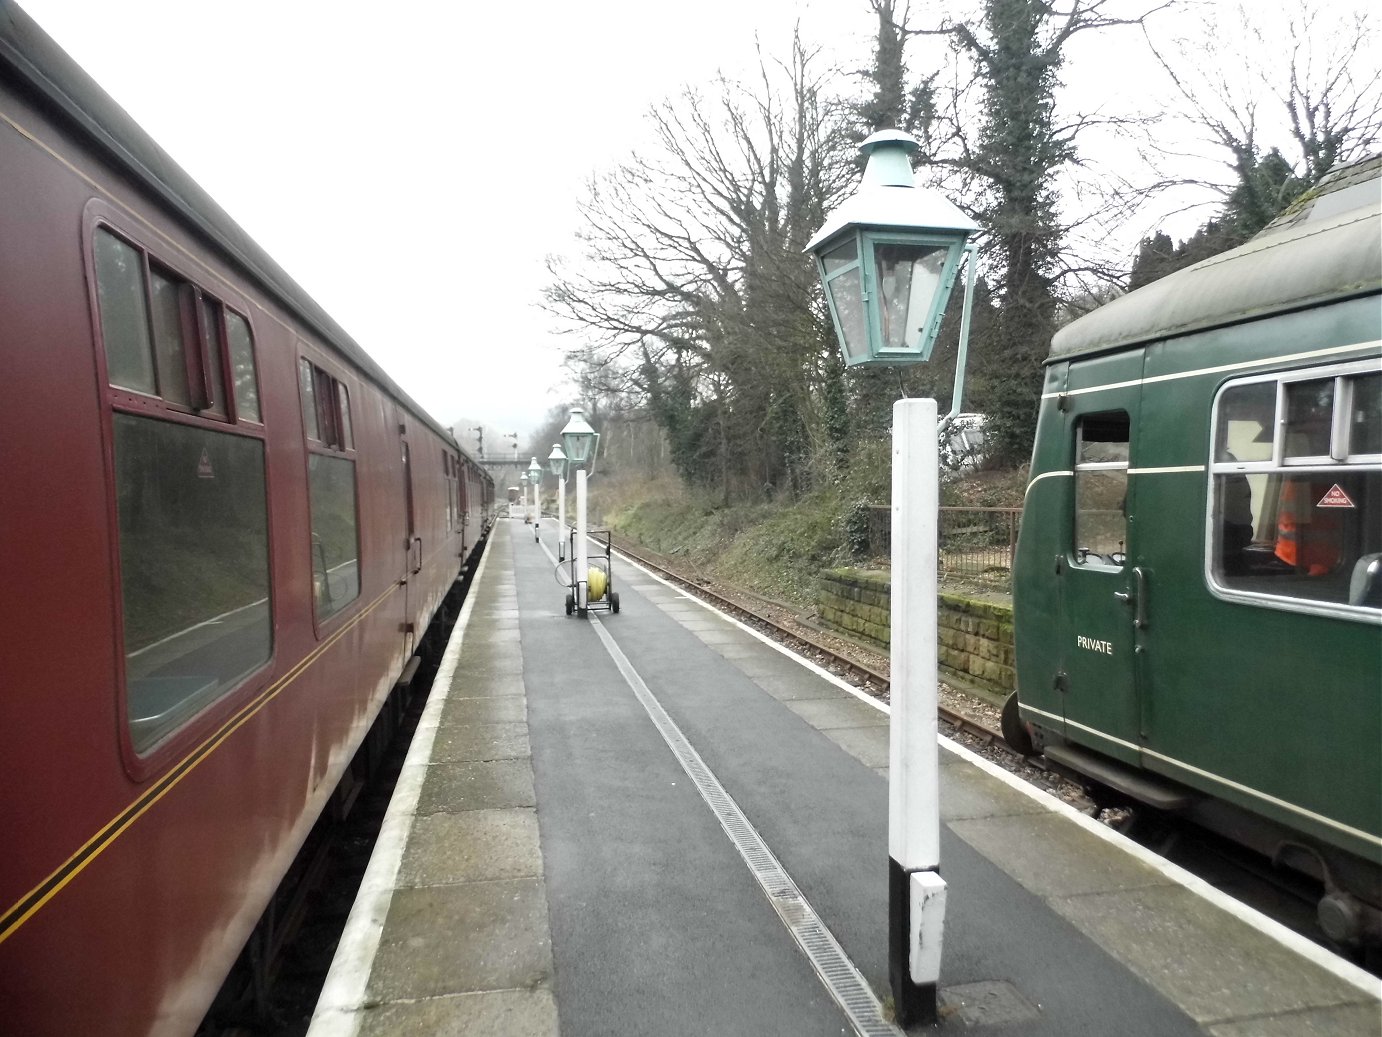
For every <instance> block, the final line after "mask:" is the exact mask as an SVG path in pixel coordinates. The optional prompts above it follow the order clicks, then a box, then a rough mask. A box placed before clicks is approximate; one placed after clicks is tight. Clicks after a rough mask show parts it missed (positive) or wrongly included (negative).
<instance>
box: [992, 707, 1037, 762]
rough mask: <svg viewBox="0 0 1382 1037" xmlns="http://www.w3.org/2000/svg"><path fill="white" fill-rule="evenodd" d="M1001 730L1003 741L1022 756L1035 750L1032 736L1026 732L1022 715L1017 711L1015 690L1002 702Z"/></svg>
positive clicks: (1028, 754) (1029, 754)
mask: <svg viewBox="0 0 1382 1037" xmlns="http://www.w3.org/2000/svg"><path fill="white" fill-rule="evenodd" d="M999 727H1000V728H1001V729H1002V731H1003V741H1005V742H1007V743H1008V745H1010V746H1011V747H1012V748H1013V749H1014V750H1016V751H1017V752H1019V753H1021V754H1022V755H1023V756H1031V755H1032V753H1034V752H1036V747H1035V746H1033V745H1032V736H1031V735H1029V734H1028V733H1027V728H1026V726H1025V725H1023V723H1022V717H1021V716H1019V715H1018V712H1017V692H1015V691H1014V692H1013V693H1012V694H1011V695H1009V696H1008V697H1007V700H1006V701H1004V703H1003V717H1002V720H1001V722H1000V723H999Z"/></svg>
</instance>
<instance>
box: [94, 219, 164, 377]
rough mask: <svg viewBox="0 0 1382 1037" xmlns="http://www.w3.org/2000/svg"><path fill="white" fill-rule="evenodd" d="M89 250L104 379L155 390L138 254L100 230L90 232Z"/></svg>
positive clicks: (141, 268) (146, 305)
mask: <svg viewBox="0 0 1382 1037" xmlns="http://www.w3.org/2000/svg"><path fill="white" fill-rule="evenodd" d="M93 255H94V259H95V263H96V297H97V305H98V307H99V309H100V311H101V338H102V339H103V340H104V341H105V347H106V368H107V370H108V372H109V376H110V384H111V385H115V386H118V387H120V388H121V389H132V390H133V391H135V392H142V393H148V394H149V395H150V396H152V395H154V393H156V392H157V391H158V389H157V384H156V382H155V380H154V362H153V349H152V347H151V345H150V342H149V309H148V298H147V296H146V295H145V294H144V257H143V255H142V254H141V253H140V252H139V251H138V250H137V249H136V248H134V247H133V246H132V245H128V244H126V243H125V242H124V241H122V240H121V239H120V238H117V237H116V236H115V235H114V234H111V233H110V232H109V231H107V230H104V229H98V230H97V231H96V237H95V241H94V245H93Z"/></svg>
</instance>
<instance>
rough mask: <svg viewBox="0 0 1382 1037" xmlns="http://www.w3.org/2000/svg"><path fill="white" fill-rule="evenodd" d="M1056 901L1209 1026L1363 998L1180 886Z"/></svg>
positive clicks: (1087, 931) (1054, 903)
mask: <svg viewBox="0 0 1382 1037" xmlns="http://www.w3.org/2000/svg"><path fill="white" fill-rule="evenodd" d="M1050 904H1051V906H1052V907H1053V908H1054V909H1055V910H1056V911H1057V912H1058V913H1060V914H1061V915H1063V916H1064V917H1066V918H1067V919H1069V920H1070V921H1071V922H1072V923H1074V925H1075V926H1076V927H1077V928H1078V929H1080V930H1081V931H1082V932H1084V933H1085V934H1087V935H1088V936H1089V937H1090V938H1091V939H1093V940H1094V941H1095V942H1096V943H1098V944H1099V945H1100V946H1101V947H1103V948H1104V949H1105V950H1107V951H1108V952H1109V953H1110V954H1112V955H1113V956H1114V957H1116V958H1117V959H1118V960H1119V961H1122V962H1124V963H1125V964H1126V965H1127V967H1128V968H1129V969H1131V970H1132V971H1133V972H1134V973H1135V974H1137V975H1139V976H1141V977H1142V978H1143V979H1144V980H1145V981H1146V982H1147V983H1149V984H1150V985H1151V986H1153V987H1154V988H1156V989H1157V990H1159V991H1161V992H1162V993H1163V994H1164V995H1165V996H1166V997H1168V998H1170V999H1171V1000H1172V1001H1174V1002H1175V1003H1176V1004H1178V1005H1180V1006H1181V1008H1182V1009H1183V1010H1184V1011H1185V1012H1186V1013H1187V1014H1189V1015H1190V1017H1191V1018H1192V1019H1194V1020H1196V1021H1197V1022H1199V1023H1201V1024H1202V1025H1203V1024H1207V1023H1215V1022H1228V1021H1230V1020H1248V1021H1250V1020H1252V1019H1253V1018H1254V1017H1259V1016H1267V1015H1274V1014H1277V1013H1280V1012H1286V1011H1292V1010H1297V1009H1305V1008H1321V1007H1331V1006H1339V1005H1346V1004H1359V1003H1362V1002H1363V997H1362V995H1361V993H1360V991H1359V990H1358V988H1357V987H1354V986H1352V985H1350V984H1348V983H1345V982H1343V981H1342V980H1340V979H1338V978H1336V977H1334V976H1332V975H1330V974H1329V973H1326V972H1325V971H1324V970H1322V969H1320V968H1318V967H1316V966H1313V965H1312V964H1310V963H1309V962H1306V961H1304V960H1303V959H1302V958H1301V957H1300V956H1299V955H1297V954H1293V953H1291V952H1290V951H1289V950H1287V949H1286V948H1285V947H1283V946H1282V945H1281V944H1279V943H1277V942H1276V941H1275V940H1272V939H1270V938H1268V937H1267V936H1265V935H1262V934H1260V933H1258V932H1257V931H1256V930H1254V929H1253V928H1252V927H1251V926H1249V925H1247V924H1246V923H1244V922H1242V921H1240V920H1238V919H1237V918H1234V917H1233V916H1232V915H1230V914H1228V912H1226V911H1222V910H1220V909H1218V908H1216V907H1214V906H1212V905H1210V904H1207V903H1206V902H1205V900H1204V899H1203V898H1201V897H1198V896H1196V895H1195V894H1194V893H1191V892H1190V891H1189V890H1187V889H1184V888H1182V887H1180V886H1159V887H1154V888H1146V889H1137V890H1127V891H1124V892H1116V893H1104V894H1098V895H1094V896H1075V897H1057V898H1054V899H1052V900H1051V901H1050ZM1374 1008H1375V1005H1374ZM1375 1018H1376V1017H1375V1016H1374V1019H1375ZM1248 1032H1253V1031H1251V1030H1250V1031H1248ZM1332 1032H1334V1033H1338V1032H1339V1031H1332ZM1377 1033H1378V1030H1377V1029H1376V1027H1375V1026H1374V1028H1373V1029H1372V1030H1371V1031H1370V1032H1369V1033H1367V1035H1366V1037H1377ZM1360 1037H1362V1035H1360Z"/></svg>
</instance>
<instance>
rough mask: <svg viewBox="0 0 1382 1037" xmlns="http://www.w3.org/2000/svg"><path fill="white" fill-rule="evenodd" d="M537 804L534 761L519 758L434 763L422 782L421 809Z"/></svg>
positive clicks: (483, 807)
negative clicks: (534, 790)
mask: <svg viewBox="0 0 1382 1037" xmlns="http://www.w3.org/2000/svg"><path fill="white" fill-rule="evenodd" d="M535 806H537V797H536V796H535V795H534V794H533V768H532V764H531V762H530V761H529V760H527V759H524V758H519V759H512V760H483V761H478V762H469V763H437V764H432V765H431V766H430V767H428V768H427V775H426V777H425V778H424V779H423V782H422V791H421V793H420V794H419V795H418V804H417V812H418V813H419V814H435V813H437V812H438V811H442V810H450V811H457V810H498V809H503V808H505V807H535Z"/></svg>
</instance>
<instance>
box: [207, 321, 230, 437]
mask: <svg viewBox="0 0 1382 1037" xmlns="http://www.w3.org/2000/svg"><path fill="white" fill-rule="evenodd" d="M201 302H202V323H201V332H202V356H203V357H205V359H206V374H207V379H206V380H207V383H208V384H207V388H208V389H209V390H210V393H209V402H208V403H207V406H206V407H205V409H204V410H203V413H204V414H214V415H216V416H217V417H221V418H223V417H225V416H226V414H228V413H229V411H228V410H227V408H226V378H225V354H226V347H225V340H226V336H225V327H224V323H223V319H222V312H223V311H222V309H221V304H220V303H219V302H217V301H216V300H215V299H213V298H211V297H210V296H209V295H203V296H202V297H201Z"/></svg>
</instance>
